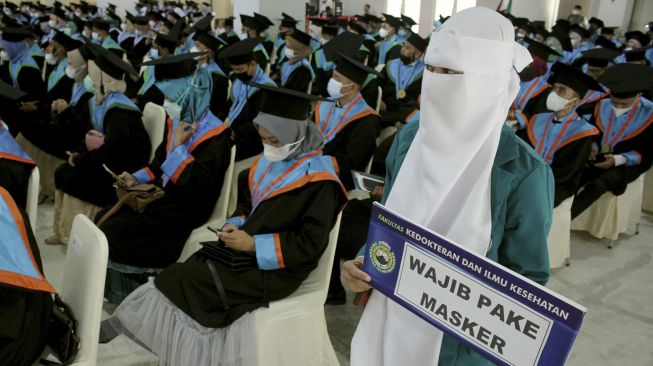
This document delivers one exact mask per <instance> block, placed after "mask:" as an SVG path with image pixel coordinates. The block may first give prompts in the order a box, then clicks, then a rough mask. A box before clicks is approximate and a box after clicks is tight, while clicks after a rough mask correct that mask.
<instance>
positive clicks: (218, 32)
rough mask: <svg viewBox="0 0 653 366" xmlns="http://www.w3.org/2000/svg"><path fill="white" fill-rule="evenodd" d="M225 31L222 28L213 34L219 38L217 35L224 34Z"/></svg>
mask: <svg viewBox="0 0 653 366" xmlns="http://www.w3.org/2000/svg"><path fill="white" fill-rule="evenodd" d="M226 31H227V30H226V29H224V28H218V29H216V30H215V32H214V34H215V35H216V36H219V35H221V34H222V33H224V32H226Z"/></svg>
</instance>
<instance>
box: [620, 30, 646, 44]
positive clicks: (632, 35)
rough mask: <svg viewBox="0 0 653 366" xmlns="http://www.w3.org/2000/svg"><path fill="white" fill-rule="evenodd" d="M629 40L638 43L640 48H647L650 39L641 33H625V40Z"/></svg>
mask: <svg viewBox="0 0 653 366" xmlns="http://www.w3.org/2000/svg"><path fill="white" fill-rule="evenodd" d="M631 39H634V40H636V41H638V42H639V43H640V44H641V45H642V47H645V46H648V44H649V43H651V39H650V38H649V37H648V36H647V35H646V34H644V32H642V31H630V32H626V40H631Z"/></svg>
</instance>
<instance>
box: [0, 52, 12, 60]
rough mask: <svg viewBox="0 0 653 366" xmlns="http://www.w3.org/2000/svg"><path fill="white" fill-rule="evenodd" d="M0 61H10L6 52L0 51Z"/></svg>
mask: <svg viewBox="0 0 653 366" xmlns="http://www.w3.org/2000/svg"><path fill="white" fill-rule="evenodd" d="M0 59H2V61H11V57H9V53H8V52H7V51H6V50H2V51H0Z"/></svg>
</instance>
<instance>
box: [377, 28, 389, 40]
mask: <svg viewBox="0 0 653 366" xmlns="http://www.w3.org/2000/svg"><path fill="white" fill-rule="evenodd" d="M379 36H380V37H381V38H386V37H387V36H388V30H387V29H385V28H381V30H380V31H379Z"/></svg>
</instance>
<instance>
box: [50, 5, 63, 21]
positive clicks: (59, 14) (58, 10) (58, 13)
mask: <svg viewBox="0 0 653 366" xmlns="http://www.w3.org/2000/svg"><path fill="white" fill-rule="evenodd" d="M52 14H54V15H55V16H57V17H59V18H61V19H63V20H66V11H65V10H63V9H62V8H61V7H55V8H54V9H53V10H52Z"/></svg>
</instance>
